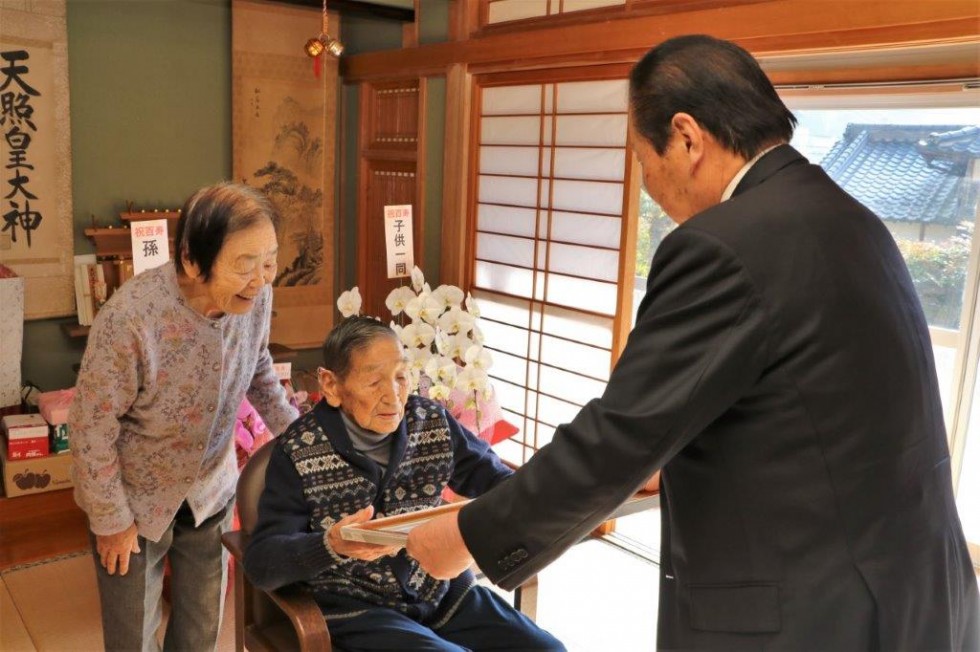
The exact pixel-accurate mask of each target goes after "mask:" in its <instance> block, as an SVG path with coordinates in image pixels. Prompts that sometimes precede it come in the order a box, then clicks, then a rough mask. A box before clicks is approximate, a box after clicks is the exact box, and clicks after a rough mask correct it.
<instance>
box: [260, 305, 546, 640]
mask: <svg viewBox="0 0 980 652" xmlns="http://www.w3.org/2000/svg"><path fill="white" fill-rule="evenodd" d="M323 358H324V368H322V369H320V370H319V372H318V374H319V381H320V387H321V390H322V391H323V395H324V400H323V401H321V402H320V403H319V404H317V405H316V406H315V407H314V408H313V410H312V411H310V412H309V413H308V414H306V415H304V416H302V417H300V418H299V419H297V420H296V421H295V422H293V424H292V425H290V426H289V428H288V429H287V430H286V431H285V432H284V433H283V434H282V435H281V436H280V437H279V439H278V441H277V443H276V447H275V449H274V450H273V452H272V455H271V458H270V460H269V467H268V471H267V474H266V485H265V491H264V493H263V494H262V496H261V498H260V500H259V517H258V523H257V525H256V527H255V531H254V532H253V534H252V538H251V542H250V543H249V546H248V548H247V550H246V552H245V572H246V573H247V574H248V576H249V578H251V580H252V582H253V583H255V584H256V585H257V586H260V587H262V588H263V589H275V588H279V587H281V586H284V585H287V584H292V583H295V582H301V583H304V584H306V585H307V586H309V587H310V589H311V590H312V592H313V595H314V597H315V599H316V601H317V603H318V604H319V605H320V608H321V610H322V611H323V614H324V617H325V618H326V619H327V621H328V622H329V626H330V636H331V639H332V640H333V641H334V643H335V644H336V645H337V647H339V648H341V649H344V650H382V649H383V650H454V651H458V650H490V649H493V650H563V649H564V647H563V646H562V645H561V643H559V642H558V641H557V640H556V639H555V638H554V637H552V636H551V635H550V634H548V633H547V632H545V631H544V630H542V629H540V628H539V627H538V626H537V625H535V624H534V623H533V622H532V621H531V620H529V619H528V618H526V617H525V616H524V615H523V614H521V613H520V612H518V611H517V610H515V609H514V608H513V607H511V606H510V605H509V604H507V602H505V601H504V600H502V599H501V598H500V597H499V596H497V595H496V594H495V593H493V592H492V591H490V590H488V589H487V588H485V587H482V586H478V585H475V584H474V577H473V574H472V573H471V572H469V571H466V572H464V573H463V574H462V575H460V576H458V577H456V578H455V579H452V580H448V581H442V580H437V579H435V578H433V577H432V576H430V575H428V574H427V573H426V572H425V571H423V570H422V569H421V568H420V567H419V565H418V562H416V561H415V560H414V559H412V558H411V557H409V556H408V555H407V553H406V552H405V551H404V550H402V549H399V548H398V547H388V546H381V545H373V544H368V543H359V542H352V541H346V540H344V539H343V538H341V535H340V528H341V527H342V526H344V525H348V524H351V523H360V522H365V521H368V520H370V519H371V518H372V517H373V516H375V515H377V516H381V515H395V514H403V513H407V512H414V511H417V510H420V509H426V508H429V507H435V506H436V505H438V504H439V502H440V495H441V494H442V490H443V488H445V487H446V486H447V485H448V486H449V487H451V488H452V490H453V491H455V492H457V493H459V494H462V495H464V496H476V495H479V494H481V493H483V492H485V491H487V490H488V489H490V488H491V487H493V486H494V485H496V484H498V483H499V482H502V481H503V480H505V479H506V478H507V477H508V476H509V475H510V474H511V471H510V469H508V468H507V467H506V466H505V465H504V464H502V463H501V461H500V460H499V459H498V458H497V456H496V455H495V454H494V453H493V451H491V450H490V448H489V446H488V445H487V444H486V443H485V442H483V441H481V440H479V439H477V438H476V437H475V436H473V435H472V434H471V433H470V432H468V431H467V430H465V429H464V428H463V427H462V426H460V425H459V423H457V422H456V420H455V419H453V417H451V416H450V415H449V414H447V413H446V411H445V409H444V408H443V407H442V406H440V405H439V404H437V403H435V402H433V401H431V400H428V399H425V398H422V397H419V396H414V395H412V396H409V393H408V375H407V369H406V362H405V359H404V354H403V352H402V347H401V344H400V343H399V341H398V339H397V337H396V335H395V333H394V332H393V331H392V330H391V329H390V328H388V327H387V326H385V325H384V324H382V323H380V322H378V321H375V320H374V319H370V318H366V317H351V318H348V319H346V320H344V321H343V322H341V323H340V324H338V325H337V326H336V327H335V328H334V329H333V330H332V331H331V332H330V334H329V335H328V336H327V340H326V343H325V344H324V346H323Z"/></svg>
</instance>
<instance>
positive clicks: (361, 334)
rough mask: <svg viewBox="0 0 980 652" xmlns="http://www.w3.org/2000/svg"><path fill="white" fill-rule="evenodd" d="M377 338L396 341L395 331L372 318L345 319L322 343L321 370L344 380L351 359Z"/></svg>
mask: <svg viewBox="0 0 980 652" xmlns="http://www.w3.org/2000/svg"><path fill="white" fill-rule="evenodd" d="M379 337H390V338H392V339H394V340H396V341H397V340H398V336H397V335H395V331H393V330H391V329H390V328H389V327H387V326H385V325H384V324H382V323H381V322H380V321H378V320H377V319H374V318H373V317H360V316H355V317H347V318H346V319H344V320H343V321H342V322H340V323H339V324H337V325H336V326H334V327H333V329H332V330H331V331H330V333H329V334H328V335H327V340H326V341H325V342H324V343H323V368H324V369H329V370H330V371H332V372H333V373H334V375H335V376H337V378H339V379H340V380H344V379H345V378H346V377H347V374H348V373H350V366H351V358H352V357H353V356H354V352H355V351H360V350H361V349H363V348H365V347H366V346H368V345H369V344H371V342H373V341H374V340H376V339H378V338H379Z"/></svg>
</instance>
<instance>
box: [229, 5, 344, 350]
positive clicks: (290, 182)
mask: <svg viewBox="0 0 980 652" xmlns="http://www.w3.org/2000/svg"><path fill="white" fill-rule="evenodd" d="M331 23H332V24H333V25H335V26H336V25H337V22H336V17H335V16H333V15H331ZM320 25H321V18H320V12H319V11H317V10H311V9H303V8H298V7H289V6H283V5H278V4H274V3H260V2H251V1H248V0H235V1H234V2H233V3H232V125H233V157H232V158H233V171H234V172H233V173H234V177H235V180H236V181H240V182H242V183H246V184H248V185H250V186H252V187H253V188H257V189H259V190H261V191H262V192H264V193H265V194H266V195H267V196H268V197H269V198H270V199H271V200H272V202H273V203H274V204H275V205H276V208H277V209H278V211H279V214H280V217H281V224H280V225H279V227H278V229H277V236H278V240H279V272H278V274H277V275H276V279H275V281H274V282H273V317H272V335H271V338H270V339H271V341H272V342H275V343H278V344H285V345H288V346H293V347H298V348H305V347H313V346H319V345H320V344H322V343H323V340H324V338H325V337H326V334H327V332H328V331H329V330H330V327H331V326H332V323H333V297H334V272H333V268H334V257H333V252H334V165H335V154H334V150H335V148H334V143H335V130H336V107H337V100H336V98H337V79H338V77H337V61H336V59H333V58H331V57H326V60H325V62H324V66H323V68H324V69H323V71H322V73H321V75H320V76H319V77H317V76H315V75H314V73H313V65H312V63H311V61H310V59H309V57H307V56H306V54H305V53H304V51H303V44H304V43H305V42H306V40H307V39H308V38H309V36H310V35H311V34H316V33H317V32H318V31H319V29H320Z"/></svg>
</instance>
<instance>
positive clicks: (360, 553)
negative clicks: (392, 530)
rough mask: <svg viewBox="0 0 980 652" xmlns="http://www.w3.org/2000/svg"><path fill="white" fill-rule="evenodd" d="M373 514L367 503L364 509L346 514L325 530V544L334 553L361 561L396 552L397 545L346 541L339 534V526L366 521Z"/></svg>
mask: <svg viewBox="0 0 980 652" xmlns="http://www.w3.org/2000/svg"><path fill="white" fill-rule="evenodd" d="M373 516H374V507H373V506H372V505H368V506H367V507H365V508H364V509H362V510H360V511H357V512H354V513H353V514H350V515H349V516H346V517H344V518H342V519H340V520H339V521H337V522H336V523H334V524H333V526H331V528H330V529H329V530H328V531H327V545H329V546H330V547H331V548H332V549H333V551H334V552H335V553H337V554H338V555H341V556H343V557H353V558H355V559H360V560H362V561H374V560H375V559H377V558H379V557H384V556H385V555H395V554H398V550H399V549H400V547H399V546H381V545H378V544H375V543H363V542H361V541H348V540H346V539H344V538H343V537H342V536H341V535H340V528H342V527H343V526H345V525H353V524H354V523H366V522H368V521H370V520H371V518H372V517H373Z"/></svg>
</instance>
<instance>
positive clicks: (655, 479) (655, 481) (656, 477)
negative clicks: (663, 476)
mask: <svg viewBox="0 0 980 652" xmlns="http://www.w3.org/2000/svg"><path fill="white" fill-rule="evenodd" d="M643 491H660V471H657V472H656V473H654V474H653V475H651V476H650V479H649V480H647V483H646V484H645V485H643Z"/></svg>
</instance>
